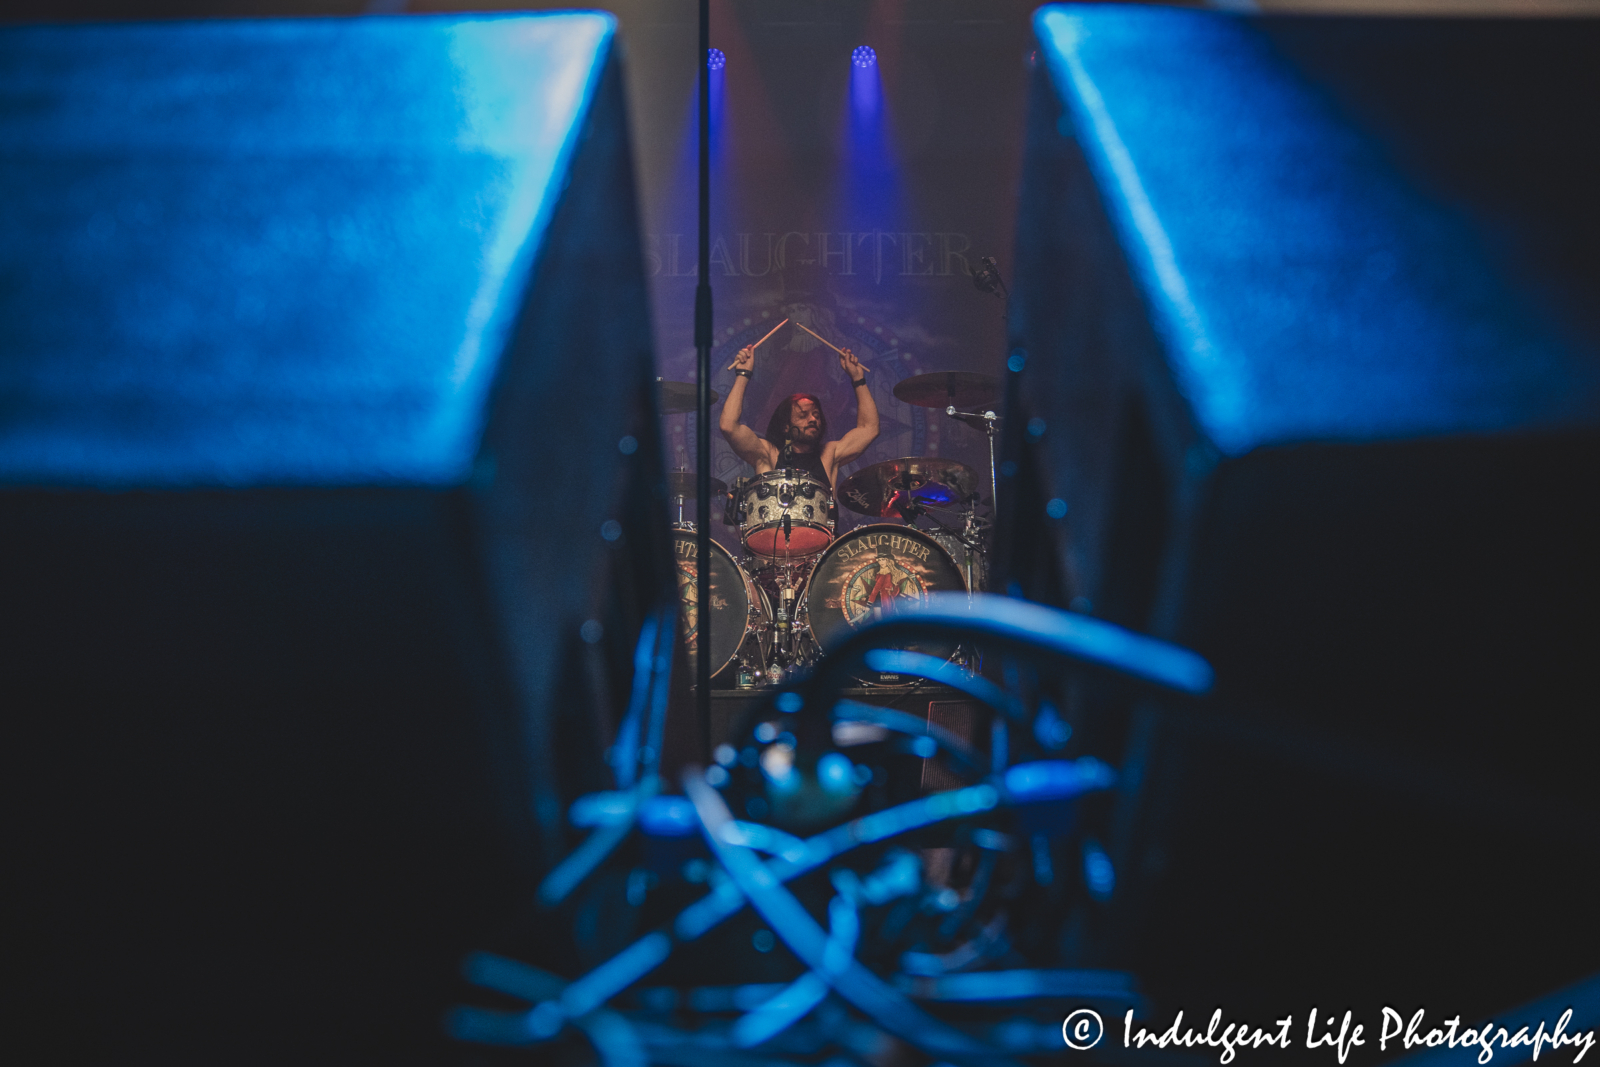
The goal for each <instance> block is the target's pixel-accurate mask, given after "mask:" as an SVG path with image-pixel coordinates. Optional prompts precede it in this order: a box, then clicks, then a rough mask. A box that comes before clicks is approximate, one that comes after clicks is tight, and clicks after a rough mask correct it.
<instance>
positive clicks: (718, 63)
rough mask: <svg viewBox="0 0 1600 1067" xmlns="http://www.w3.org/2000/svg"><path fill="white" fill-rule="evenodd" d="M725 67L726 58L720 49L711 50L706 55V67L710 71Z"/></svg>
mask: <svg viewBox="0 0 1600 1067" xmlns="http://www.w3.org/2000/svg"><path fill="white" fill-rule="evenodd" d="M727 65H728V57H727V56H725V55H724V54H723V53H722V49H720V48H713V49H711V50H710V51H709V52H707V53H706V67H707V68H709V69H710V70H721V69H722V68H723V67H725V66H727Z"/></svg>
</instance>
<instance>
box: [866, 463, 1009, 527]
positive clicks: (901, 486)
mask: <svg viewBox="0 0 1600 1067" xmlns="http://www.w3.org/2000/svg"><path fill="white" fill-rule="evenodd" d="M977 483H978V476H977V475H976V474H974V473H973V471H972V468H971V467H969V466H967V465H966V464H965V463H959V462H957V461H956V460H953V459H935V458H932V457H910V458H907V459H886V460H884V461H883V462H882V463H874V464H873V465H872V466H870V467H865V468H863V469H861V470H858V471H856V472H855V473H854V474H852V475H851V476H850V477H848V478H846V479H845V481H844V484H843V485H841V486H839V502H840V503H842V504H843V505H844V506H845V507H847V508H849V509H850V510H851V511H854V512H859V513H860V514H862V515H875V516H879V517H883V516H896V517H900V518H904V517H905V511H906V510H907V506H908V505H914V506H917V507H948V506H952V505H955V504H957V503H960V502H961V501H963V500H965V499H966V498H967V497H969V496H971V495H972V489H973V487H974V486H975V485H977Z"/></svg>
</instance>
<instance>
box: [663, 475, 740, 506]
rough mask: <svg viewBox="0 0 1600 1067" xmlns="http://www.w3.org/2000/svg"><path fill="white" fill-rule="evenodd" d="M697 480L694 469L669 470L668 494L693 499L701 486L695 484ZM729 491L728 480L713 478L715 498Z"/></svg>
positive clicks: (712, 484) (712, 485)
mask: <svg viewBox="0 0 1600 1067" xmlns="http://www.w3.org/2000/svg"><path fill="white" fill-rule="evenodd" d="M697 480H698V479H697V478H696V476H695V475H694V473H693V472H692V471H668V472H667V495H668V496H681V497H685V498H688V499H693V498H694V495H695V494H696V493H697V492H699V488H698V487H697V486H696V485H695V482H696V481H697ZM727 491H728V483H727V482H724V481H723V480H722V479H720V478H713V479H711V496H712V498H713V499H715V498H716V497H719V496H721V495H722V494H724V493H726V492H727Z"/></svg>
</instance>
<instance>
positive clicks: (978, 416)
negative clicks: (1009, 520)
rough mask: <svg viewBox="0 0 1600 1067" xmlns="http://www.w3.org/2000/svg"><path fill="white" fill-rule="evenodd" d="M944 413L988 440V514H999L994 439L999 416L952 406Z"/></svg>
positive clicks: (998, 430)
mask: <svg viewBox="0 0 1600 1067" xmlns="http://www.w3.org/2000/svg"><path fill="white" fill-rule="evenodd" d="M944 413H945V414H946V415H949V416H950V417H951V418H952V419H955V420H956V421H957V422H964V423H966V424H967V425H968V426H977V425H978V424H979V423H981V424H982V425H981V428H982V430H983V434H984V436H985V437H987V438H988V439H989V514H991V515H998V514H999V513H1000V504H999V500H1000V495H999V494H1000V481H999V479H998V478H997V477H996V476H995V462H994V439H995V438H996V437H998V436H999V435H1000V416H998V415H996V414H995V413H994V412H992V411H961V410H959V409H958V408H957V407H956V406H955V405H954V404H951V405H950V406H949V407H947V408H945V409H944Z"/></svg>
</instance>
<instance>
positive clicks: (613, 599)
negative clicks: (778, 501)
mask: <svg viewBox="0 0 1600 1067" xmlns="http://www.w3.org/2000/svg"><path fill="white" fill-rule="evenodd" d="M619 65H620V59H619V56H618V50H617V42H616V39H615V28H614V23H613V21H612V20H611V19H610V18H609V17H607V16H604V15H597V14H562V15H553V16H544V17H483V18H417V19H367V20H341V19H326V20H315V21H281V22H241V21H230V22H211V23H171V24H148V25H101V26H82V27H26V28H10V29H6V30H3V31H0V709H3V710H0V715H3V721H4V730H5V740H4V742H3V744H0V749H3V750H4V756H3V759H4V765H5V778H6V782H7V786H8V793H9V794H10V796H11V798H12V799H11V800H8V802H7V818H6V822H7V825H8V827H10V829H8V831H7V841H8V844H7V852H8V855H7V860H6V867H7V874H6V883H7V891H8V894H9V895H10V898H11V902H10V903H9V904H8V908H7V912H6V917H5V920H4V923H5V926H6V938H5V941H6V946H7V947H6V950H5V961H4V969H5V972H6V974H7V982H6V985H7V987H8V989H9V990H11V992H10V993H8V994H7V997H8V999H9V1000H10V1003H9V1004H8V1008H11V1009H14V1010H16V1011H17V1012H18V1013H19V1018H20V1019H21V1020H22V1021H21V1022H19V1023H17V1024H16V1025H15V1026H10V1025H9V1024H8V1032H7V1035H6V1037H5V1038H4V1041H5V1042H6V1043H7V1044H8V1045H11V1046H13V1047H15V1048H19V1049H20V1048H23V1047H29V1048H31V1049H32V1050H33V1052H34V1053H35V1054H37V1057H38V1058H39V1059H40V1061H41V1062H42V1061H44V1060H59V1061H64V1062H73V1063H131V1062H135V1061H141V1062H195V1063H201V1062H203V1063H240V1062H272V1063H289V1062H338V1063H354V1062H370V1063H379V1062H383V1063H391V1062H412V1061H427V1062H437V1061H439V1060H440V1059H442V1058H443V1057H444V1055H445V1052H444V1050H445V1049H446V1048H447V1047H448V1046H447V1045H446V1043H445V1041H444V1039H443V1037H442V1036H441V1035H442V1029H441V1025H440V1018H441V1013H442V1012H443V1011H444V1009H445V1008H446V1007H447V1006H448V1004H449V1003H451V1001H452V1000H453V999H454V997H455V993H454V990H453V987H452V983H453V982H455V981H456V977H455V976H456V974H457V968H458V964H459V960H460V957H461V954H462V953H463V952H465V951H466V950H468V949H472V948H485V947H490V948H492V947H495V946H496V945H500V946H504V947H506V948H512V947H514V946H516V945H519V944H520V945H523V946H524V948H523V950H524V951H528V952H534V951H535V950H538V951H539V952H541V953H542V958H560V951H561V946H562V945H568V944H570V941H571V937H572V924H571V922H570V921H569V920H567V919H563V920H559V921H558V920H555V919H550V918H543V919H540V918H537V916H536V915H535V912H534V909H533V899H534V894H535V890H536V888H537V884H538V878H539V876H540V875H541V873H542V872H543V871H545V870H546V869H548V867H549V866H550V864H551V863H552V861H553V859H554V858H556V857H558V856H559V855H560V854H561V853H562V852H563V851H564V850H565V849H566V847H567V843H566V841H565V839H564V838H563V836H562V834H563V830H562V821H561V819H562V814H563V811H564V808H565V805H566V803H567V802H568V800H570V798H571V797H572V796H574V795H576V794H577V793H579V792H582V791H586V790H589V789H592V788H595V787H597V785H600V784H605V783H606V782H608V781H609V779H607V778H605V777H603V776H602V775H601V771H602V770H603V769H604V768H603V756H602V754H603V752H604V746H605V744H606V741H607V732H608V731H609V730H610V729H611V724H610V721H609V720H608V716H609V715H610V714H612V713H613V711H614V709H615V707H616V705H617V703H618V702H619V701H623V700H625V699H626V697H627V686H628V677H629V674H630V673H631V666H632V653H633V647H632V646H633V642H634V640H635V638H636V637H637V635H638V632H639V627H640V622H641V619H642V618H643V617H644V613H645V612H646V611H647V610H650V609H651V607H652V605H655V604H657V603H658V602H662V601H663V598H668V597H671V596H672V595H673V587H672V584H671V582H672V578H671V569H670V568H671V557H670V552H669V545H668V542H667V540H666V530H667V526H666V523H667V514H666V498H665V487H664V481H663V478H662V475H661V465H660V463H661V461H660V455H659V443H658V442H659V433H658V429H657V419H656V414H655V401H654V399H653V386H652V377H651V373H652V372H651V359H652V354H651V349H650V339H649V320H648V313H647V306H646V292H645V283H644V278H643V272H642V267H641V256H640V244H639V233H638V220H637V218H636V214H635V196H634V187H633V177H632V170H631V162H630V156H629V148H628V139H627V137H628V135H627V127H626V122H625V116H624V110H623V93H622V83H621V72H620V69H619ZM541 938H544V939H545V940H546V941H547V942H548V944H543V943H540V939H541ZM535 943H538V944H535ZM530 946H531V947H530Z"/></svg>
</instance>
